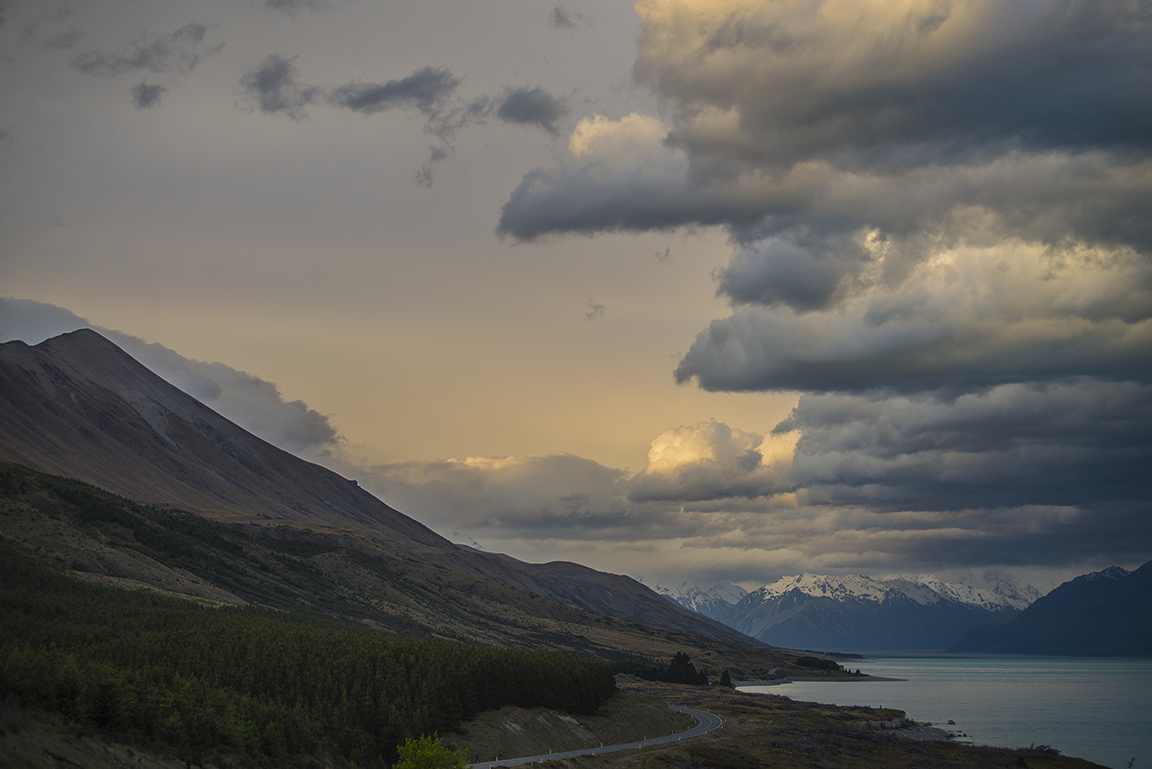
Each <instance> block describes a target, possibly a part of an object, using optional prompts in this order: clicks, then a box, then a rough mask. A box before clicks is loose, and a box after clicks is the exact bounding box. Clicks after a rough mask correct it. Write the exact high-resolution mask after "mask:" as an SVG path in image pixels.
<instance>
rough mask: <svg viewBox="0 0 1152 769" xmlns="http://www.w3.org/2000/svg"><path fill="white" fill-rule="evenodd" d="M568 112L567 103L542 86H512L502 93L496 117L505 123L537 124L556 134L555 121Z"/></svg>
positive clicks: (557, 131)
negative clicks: (502, 96) (512, 87)
mask: <svg viewBox="0 0 1152 769" xmlns="http://www.w3.org/2000/svg"><path fill="white" fill-rule="evenodd" d="M567 114H568V105H567V104H566V103H565V102H564V100H563V99H558V98H556V97H555V96H553V95H552V94H550V93H548V92H547V91H545V90H544V89H543V88H529V87H527V86H525V87H523V88H514V89H511V90H509V91H507V92H506V93H505V94H504V98H503V100H502V101H501V102H500V107H499V108H498V109H497V110H496V117H498V118H500V119H501V120H503V121H504V122H505V123H515V124H517V125H527V126H533V125H534V126H537V127H539V128H543V129H544V130H545V131H547V132H548V133H550V134H552V135H553V136H556V135H558V134H559V133H560V129H559V126H558V125H557V123H558V122H559V121H560V120H561V119H563V117H564V116H565V115H567Z"/></svg>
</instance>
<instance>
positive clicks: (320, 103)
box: [0, 0, 1152, 588]
mask: <svg viewBox="0 0 1152 769" xmlns="http://www.w3.org/2000/svg"><path fill="white" fill-rule="evenodd" d="M1149 93H1152V3H1150V2H1147V0H1114V1H1113V2H1109V3H1098V2H1093V1H1089V0H1012V1H1011V2H1009V1H1007V0H996V1H993V0H852V1H851V2H849V1H848V0H759V1H757V0H707V1H705V0H641V1H640V2H637V3H635V4H630V3H627V2H615V1H609V0H587V1H585V2H576V1H575V0H571V1H565V2H562V3H550V2H526V1H522V0H489V1H488V2H484V3H459V2H454V1H453V2H448V1H447V0H422V1H421V2H390V3H379V2H371V1H370V0H241V1H240V2H237V1H236V0H219V1H217V0H184V1H182V2H163V1H150V2H140V0H89V1H88V2H78V1H77V0H64V1H63V2H55V0H47V1H46V0H35V1H33V0H0V297H3V299H2V300H0V337H2V338H3V340H8V339H22V340H24V341H26V342H29V343H36V342H39V341H41V340H42V339H44V338H46V337H47V336H51V335H54V334H56V333H62V332H63V331H67V330H72V329H74V328H77V327H81V326H92V327H94V328H97V329H98V330H102V331H104V332H106V333H107V334H108V335H109V336H110V338H112V339H113V340H114V341H116V342H117V343H119V344H121V345H122V346H124V347H125V349H126V350H128V351H129V352H130V353H131V354H133V355H135V356H136V357H138V358H139V359H140V360H141V361H142V362H144V363H145V364H146V365H149V366H150V367H152V368H153V369H154V370H156V371H157V372H158V373H160V374H161V375H162V376H165V377H166V378H168V379H169V380H170V381H172V382H173V383H175V384H177V385H178V386H180V387H182V388H184V389H186V390H187V391H188V392H190V393H191V394H193V395H195V396H196V397H198V398H200V399H201V400H203V401H204V402H205V403H207V404H208V405H209V406H212V407H213V408H216V409H217V410H218V411H220V412H221V413H223V414H224V415H225V416H228V417H229V418H231V419H233V420H234V421H236V422H238V423H239V424H241V425H242V426H244V427H246V428H248V429H250V430H252V431H253V432H256V433H257V434H258V435H261V436H262V437H264V438H266V439H268V440H270V441H272V442H274V443H276V444H277V445H279V446H281V447H282V448H285V449H287V450H289V451H292V452H294V453H296V454H298V455H300V456H302V457H304V458H306V459H309V460H312V461H317V462H321V463H322V464H325V465H326V466H328V467H331V468H332V469H334V470H336V471H337V472H340V473H341V474H343V475H346V476H348V477H352V478H356V479H357V480H358V481H359V482H360V483H361V485H362V486H364V487H365V488H368V489H369V490H371V491H373V492H374V493H376V494H377V495H378V496H380V497H381V498H382V499H383V500H384V501H386V502H388V503H389V504H391V505H392V506H394V507H396V508H397V509H399V510H401V511H403V512H405V513H407V514H409V515H411V516H412V517H414V518H416V519H417V520H420V521H422V522H424V523H425V524H427V525H429V526H431V527H432V528H433V529H435V530H436V531H438V532H440V533H441V534H443V535H445V536H447V537H449V538H451V539H453V540H454V541H457V542H461V543H469V544H475V545H478V546H480V547H483V548H484V549H487V550H490V551H498V552H505V553H508V554H510V555H513V556H515V557H518V558H522V559H524V560H529V561H534V562H542V561H550V560H570V561H576V562H579V563H584V564H587V565H589V566H592V567H594V568H598V569H602V570H606V571H611V572H614V573H625V574H631V575H642V576H645V577H646V578H648V579H651V580H654V581H655V580H658V581H663V582H670V581H672V582H674V581H678V580H690V581H695V582H699V583H706V582H712V581H732V582H736V583H739V584H742V585H744V586H745V587H749V588H754V587H757V586H759V585H761V584H764V583H766V582H771V581H773V580H775V579H776V578H778V577H780V576H784V575H791V574H798V573H801V572H811V573H818V574H848V573H863V574H868V575H872V576H889V575H896V574H927V573H933V574H937V575H942V576H945V577H956V576H958V575H964V574H969V573H972V574H979V573H981V572H982V571H983V570H984V569H987V568H999V569H1004V570H1007V571H1009V572H1011V573H1014V574H1017V575H1019V576H1021V577H1022V578H1024V579H1026V580H1030V581H1032V582H1033V583H1034V584H1037V585H1038V586H1041V587H1050V586H1051V585H1052V584H1053V583H1058V582H1059V581H1061V580H1063V579H1068V578H1071V577H1072V576H1075V575H1077V574H1081V573H1085V572H1088V571H1093V570H1097V569H1100V568H1104V567H1107V566H1111V565H1120V566H1124V567H1126V568H1134V567H1136V566H1139V565H1140V564H1141V563H1143V562H1145V561H1147V560H1148V559H1149V558H1152V482H1150V481H1149V480H1148V477H1147V476H1149V473H1148V470H1147V468H1149V467H1152V98H1149V96H1148V94H1149Z"/></svg>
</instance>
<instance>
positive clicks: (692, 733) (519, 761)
mask: <svg viewBox="0 0 1152 769" xmlns="http://www.w3.org/2000/svg"><path fill="white" fill-rule="evenodd" d="M668 707H670V708H672V709H673V710H675V711H676V712H677V713H687V714H688V715H690V716H692V717H693V718H695V719H696V721H697V724H696V725H695V726H693V727H692V728H691V729H689V730H687V731H684V732H679V733H677V734H670V735H667V736H664V737H653V738H652V739H648V738H644V739H643V740H639V741H638V742H626V743H624V744H622V745H605V746H603V747H600V748H581V749H580V750H569V751H565V752H564V753H548V754H546V755H542V756H528V757H527V758H507V759H503V760H501V761H488V762H486V763H483V764H471V765H470V766H472V767H473V768H474V769H491V768H492V767H496V766H521V765H523V764H539V763H541V762H543V761H550V760H552V759H560V758H576V757H577V756H595V755H599V754H600V753H612V752H615V751H617V750H632V749H633V748H647V747H649V746H651V745H663V744H665V743H668V742H679V741H680V740H683V739H685V738H690V737H699V736H700V735H701V734H707V733H708V732H710V731H712V730H713V729H717V728H719V727H721V726H723V725H724V720H723V719H721V718H720V716H718V715H716V714H714V713H709V712H708V711H706V710H693V709H692V708H683V707H680V706H679V705H669V706H668Z"/></svg>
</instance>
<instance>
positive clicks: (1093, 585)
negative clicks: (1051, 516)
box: [948, 561, 1152, 657]
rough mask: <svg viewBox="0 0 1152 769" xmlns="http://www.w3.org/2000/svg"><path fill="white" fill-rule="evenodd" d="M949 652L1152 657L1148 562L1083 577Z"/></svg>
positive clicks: (968, 637) (976, 632) (1151, 571)
mask: <svg viewBox="0 0 1152 769" xmlns="http://www.w3.org/2000/svg"><path fill="white" fill-rule="evenodd" d="M948 651H953V652H966V653H972V652H976V653H982V654H1044V655H1062V656H1064V655H1066V656H1092V657H1096V656H1100V657H1104V656H1140V657H1149V656H1152V561H1149V562H1148V563H1145V564H1144V565H1143V566H1141V567H1140V568H1138V569H1136V570H1135V571H1131V572H1130V571H1127V570H1125V569H1122V568H1120V567H1118V566H1111V567H1109V568H1107V569H1103V570H1101V571H1096V572H1092V573H1090V574H1082V575H1080V576H1079V577H1076V578H1075V579H1071V580H1069V581H1067V582H1065V583H1063V584H1062V585H1060V586H1058V587H1057V588H1055V589H1054V590H1052V592H1050V593H1048V594H1047V595H1046V596H1044V597H1043V598H1040V599H1039V600H1037V601H1036V602H1035V603H1033V604H1032V605H1031V606H1029V607H1028V608H1027V609H1025V610H1024V611H1023V612H1021V613H1020V615H1019V616H1017V617H1016V618H1014V619H1013V620H1012V621H1011V622H1008V623H1006V624H1003V625H1000V626H998V627H981V628H976V629H974V630H972V631H971V632H969V633H968V634H966V635H965V637H964V638H963V639H961V641H960V642H959V643H957V644H955V645H954V646H952V647H951V648H950V649H948Z"/></svg>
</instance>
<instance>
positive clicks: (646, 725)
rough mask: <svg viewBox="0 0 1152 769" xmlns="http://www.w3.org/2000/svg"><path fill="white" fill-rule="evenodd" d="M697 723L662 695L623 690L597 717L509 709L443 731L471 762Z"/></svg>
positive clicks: (608, 741) (614, 741)
mask: <svg viewBox="0 0 1152 769" xmlns="http://www.w3.org/2000/svg"><path fill="white" fill-rule="evenodd" d="M693 724H695V720H694V719H692V718H690V717H689V716H685V715H682V714H680V713H676V712H673V711H672V710H670V709H669V708H668V705H667V704H665V703H664V702H663V701H662V700H660V699H659V698H657V697H651V696H648V695H644V694H640V693H638V692H618V693H617V694H616V695H615V696H614V697H612V699H611V700H609V701H608V702H607V703H605V704H604V705H603V706H602V707H601V708H600V710H598V711H597V712H596V715H594V716H570V715H567V714H565V713H559V712H556V711H554V710H544V709H543V708H533V709H531V710H525V709H523V708H514V707H507V708H502V709H500V710H497V711H491V712H488V713H482V714H481V715H480V716H479V717H478V718H476V719H474V720H472V721H469V722H468V723H466V724H462V725H461V726H460V727H459V728H458V729H456V730H454V731H452V732H449V733H448V734H445V735H443V739H444V743H445V744H446V745H449V746H451V747H453V748H455V749H460V748H463V749H465V750H467V751H468V760H469V762H479V761H493V760H495V759H496V757H497V756H501V757H504V758H511V757H513V756H535V755H542V754H547V753H548V751H549V750H552V751H555V752H557V753H559V752H563V751H566V750H576V749H578V748H590V747H596V746H599V745H616V744H619V743H624V742H632V741H634V740H640V739H643V738H645V737H656V736H659V735H664V734H671V733H673V732H679V731H683V730H685V729H688V728H690V727H691V726H692V725H693Z"/></svg>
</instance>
